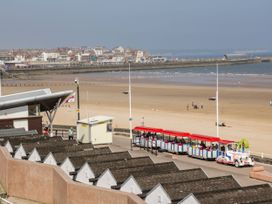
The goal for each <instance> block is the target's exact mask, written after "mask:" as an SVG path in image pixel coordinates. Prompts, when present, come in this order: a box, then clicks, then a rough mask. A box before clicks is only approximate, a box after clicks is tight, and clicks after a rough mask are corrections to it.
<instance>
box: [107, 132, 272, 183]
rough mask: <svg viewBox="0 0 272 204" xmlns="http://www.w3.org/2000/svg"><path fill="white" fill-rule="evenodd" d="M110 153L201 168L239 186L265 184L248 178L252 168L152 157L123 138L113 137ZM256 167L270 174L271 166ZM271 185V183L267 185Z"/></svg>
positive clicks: (160, 155)
mask: <svg viewBox="0 0 272 204" xmlns="http://www.w3.org/2000/svg"><path fill="white" fill-rule="evenodd" d="M110 148H111V150H112V151H114V152H115V151H129V152H130V153H131V155H132V156H133V157H139V156H150V157H151V159H152V160H153V161H154V162H155V163H158V162H167V161H173V162H175V164H176V165H177V167H178V168H179V169H180V170H184V169H192V168H202V169H203V171H204V172H205V173H206V174H207V175H208V177H217V176H226V175H232V176H233V177H234V178H235V179H236V180H237V182H238V183H239V184H240V185H241V186H250V185H258V184H264V183H266V182H263V181H259V180H255V179H251V178H249V172H250V171H251V169H252V167H241V168H236V167H234V166H231V165H223V164H218V163H216V162H215V161H206V160H201V159H195V158H190V157H188V156H187V155H176V154H171V153H167V152H164V153H158V155H157V156H156V155H154V154H152V153H151V152H148V151H146V150H143V149H140V148H139V147H133V150H132V151H131V150H130V139H129V138H128V137H124V136H117V135H115V136H114V137H113V144H112V145H110ZM255 165H256V166H264V168H265V170H267V171H269V172H272V165H268V164H263V163H258V162H256V164H255ZM269 184H270V185H271V183H269Z"/></svg>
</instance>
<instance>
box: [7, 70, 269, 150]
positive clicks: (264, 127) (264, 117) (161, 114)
mask: <svg viewBox="0 0 272 204" xmlns="http://www.w3.org/2000/svg"><path fill="white" fill-rule="evenodd" d="M102 76H104V75H102ZM75 77H79V79H80V106H81V107H80V114H81V118H86V117H91V116H95V115H109V116H112V117H114V127H119V128H128V126H129V122H128V118H129V116H128V113H129V106H128V105H129V101H128V95H125V94H123V92H124V91H127V90H128V84H127V80H126V79H125V78H118V77H116V78H108V77H105V76H104V78H103V77H97V76H95V77H92V78H90V77H87V76H86V77H84V76H82V75H81V76H80V75H79V76H75V75H62V76H61V77H60V76H50V75H45V76H42V77H39V78H33V79H32V80H27V81H23V82H22V81H20V85H19V84H18V85H16V86H14V85H12V86H11V85H9V83H10V82H9V81H8V80H6V81H5V82H6V84H7V85H5V86H4V87H3V92H4V94H9V93H14V92H19V91H24V90H33V89H39V88H51V89H52V91H60V90H70V89H71V90H75V89H76V87H75V84H74V81H73V80H74V78H75ZM12 82H13V83H14V80H13V81H12ZM132 82H133V84H132V115H133V126H139V125H142V123H144V125H145V126H151V127H160V128H164V129H171V130H177V131H183V132H190V133H196V134H203V135H210V136H216V126H215V122H216V102H215V101H210V100H208V98H209V97H213V96H215V87H213V86H188V85H175V84H171V83H169V84H167V83H159V82H158V81H156V80H149V81H143V80H142V79H137V78H133V79H132ZM271 96H272V90H270V89H269V88H268V87H266V88H263V87H257V86H256V88H252V87H228V86H224V87H220V94H219V104H220V106H219V113H220V122H224V123H225V125H226V127H220V132H219V136H220V137H222V138H224V139H229V140H235V141H238V140H240V139H241V138H247V139H248V140H249V143H250V146H251V150H252V151H253V152H256V153H262V152H263V153H265V154H272V150H271V147H270V146H271V144H272V137H271V132H272V126H271V121H272V107H271V106H269V100H270V99H271ZM192 103H193V104H194V105H197V106H198V109H193V106H192ZM201 106H203V108H201ZM76 118H77V112H76V104H75V103H70V104H64V105H63V106H62V107H61V108H59V110H58V112H57V115H56V118H55V122H54V123H55V124H69V125H75V124H76ZM44 122H45V123H46V121H44Z"/></svg>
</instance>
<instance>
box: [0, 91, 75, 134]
mask: <svg viewBox="0 0 272 204" xmlns="http://www.w3.org/2000/svg"><path fill="white" fill-rule="evenodd" d="M72 92H73V91H61V92H56V93H52V92H51V90H50V89H49V88H47V89H39V90H33V91H26V92H20V93H15V94H10V95H5V96H1V97H0V128H24V129H25V130H27V131H28V130H37V132H38V133H39V134H42V116H41V114H40V113H41V112H45V113H46V115H47V117H48V120H49V126H50V129H51V130H52V129H53V120H54V117H55V114H56V112H57V109H58V107H59V106H60V105H61V104H62V103H63V102H64V101H65V99H66V98H67V97H68V96H69V95H70V94H71V93H72ZM51 132H52V131H51Z"/></svg>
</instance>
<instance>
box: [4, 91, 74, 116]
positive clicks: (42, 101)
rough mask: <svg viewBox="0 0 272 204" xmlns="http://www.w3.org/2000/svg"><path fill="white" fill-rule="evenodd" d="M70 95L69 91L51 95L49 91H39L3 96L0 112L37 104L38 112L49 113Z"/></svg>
mask: <svg viewBox="0 0 272 204" xmlns="http://www.w3.org/2000/svg"><path fill="white" fill-rule="evenodd" d="M72 93H73V91H71V90H70V91H61V92H56V93H51V90H50V89H39V90H34V91H27V92H21V93H15V94H10V95H5V96H1V97H0V110H5V109H9V108H16V107H20V106H26V105H36V104H39V105H40V111H42V112H43V111H49V110H52V109H53V108H54V107H55V106H56V104H57V103H58V101H60V104H61V103H62V102H63V101H64V100H65V99H66V97H67V96H69V95H70V94H72Z"/></svg>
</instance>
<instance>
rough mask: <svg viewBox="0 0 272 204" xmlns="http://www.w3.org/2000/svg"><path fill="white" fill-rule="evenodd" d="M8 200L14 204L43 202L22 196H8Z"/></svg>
mask: <svg viewBox="0 0 272 204" xmlns="http://www.w3.org/2000/svg"><path fill="white" fill-rule="evenodd" d="M7 200H8V201H9V202H11V203H13V204H41V203H38V202H34V201H30V200H25V199H21V198H17V197H8V199H7Z"/></svg>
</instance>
